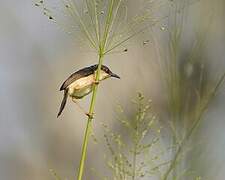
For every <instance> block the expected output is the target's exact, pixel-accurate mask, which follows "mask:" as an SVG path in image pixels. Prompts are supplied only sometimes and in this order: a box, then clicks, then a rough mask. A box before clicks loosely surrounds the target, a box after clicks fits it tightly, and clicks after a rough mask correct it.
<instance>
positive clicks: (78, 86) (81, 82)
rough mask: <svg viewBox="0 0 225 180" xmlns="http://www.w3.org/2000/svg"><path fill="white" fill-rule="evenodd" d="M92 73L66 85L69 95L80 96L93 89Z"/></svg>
mask: <svg viewBox="0 0 225 180" xmlns="http://www.w3.org/2000/svg"><path fill="white" fill-rule="evenodd" d="M93 82H94V75H93V74H92V75H89V76H86V77H83V78H80V79H78V80H76V81H74V82H73V83H72V84H70V85H69V86H68V89H69V91H68V92H69V95H70V96H71V97H74V98H77V99H78V98H82V97H84V96H86V95H88V94H89V93H90V92H91V91H92V89H93Z"/></svg>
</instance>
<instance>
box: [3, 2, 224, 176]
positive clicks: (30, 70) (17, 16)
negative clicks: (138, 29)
mask: <svg viewBox="0 0 225 180" xmlns="http://www.w3.org/2000/svg"><path fill="white" fill-rule="evenodd" d="M129 6H130V7H131V8H134V7H136V6H137V3H136V1H131V2H129ZM167 10H168V9H167V8H164V10H163V12H162V13H163V14H165V13H166V12H167ZM168 13H169V12H168ZM157 14H158V15H160V14H161V12H157ZM185 15H186V16H188V18H187V20H185V35H184V36H183V43H182V44H181V48H180V49H182V53H181V55H180V56H181V58H182V57H185V56H186V55H187V54H188V52H189V51H190V49H191V44H192V42H195V40H196V36H195V35H196V33H199V34H200V35H201V33H202V34H203V35H204V38H207V41H206V42H204V46H203V47H202V48H201V49H199V50H198V52H199V53H200V54H201V57H203V59H204V61H205V62H207V67H209V68H208V69H206V70H207V74H210V75H213V76H214V75H215V76H216V75H218V74H221V73H223V72H224V70H225V21H224V18H225V2H224V1H223V0H215V1H209V0H204V1H197V2H194V3H193V4H192V5H191V6H190V7H189V8H188V13H187V14H185ZM0 22H1V24H0V84H1V87H0V107H1V108H0V179H2V180H30V179H32V180H40V179H42V180H45V179H46V180H47V179H53V178H52V175H51V173H50V172H49V169H54V170H55V171H57V172H58V174H59V175H60V176H62V177H67V178H71V177H72V176H74V174H75V170H76V169H77V168H78V165H79V160H80V153H81V144H82V140H83V131H84V128H85V125H86V117H85V116H84V115H83V114H82V112H80V111H79V109H78V108H76V106H74V105H73V104H72V103H71V102H70V101H69V102H68V103H67V106H66V108H65V110H64V112H63V115H62V116H61V117H60V118H58V119H57V118H56V115H57V112H58V109H59V105H60V103H61V99H62V93H61V92H59V87H60V85H61V83H62V82H63V81H64V80H65V79H66V78H67V77H68V76H69V75H70V74H71V73H73V72H75V71H76V70H78V69H80V68H82V67H84V66H89V65H90V64H94V63H96V62H97V57H96V55H95V54H94V53H93V52H91V50H89V49H88V48H85V46H81V45H80V44H79V43H78V42H75V41H74V38H76V37H71V36H70V35H67V34H65V33H64V32H63V31H62V30H61V29H60V28H58V27H57V25H56V24H54V23H52V22H50V21H49V20H48V19H47V18H46V17H45V16H44V15H42V12H41V11H40V10H39V9H37V8H36V7H35V6H34V2H32V1H29V0H22V1H16V0H1V2H0ZM168 24H169V20H164V21H162V22H161V23H160V24H159V25H157V26H155V27H154V28H153V29H151V31H150V30H149V31H147V32H146V33H144V34H141V35H138V36H137V37H135V38H134V39H132V40H131V41H130V42H129V43H128V45H127V46H126V48H128V51H127V52H123V51H121V52H120V51H119V52H118V53H115V54H111V55H108V56H107V57H106V59H105V64H106V65H108V66H109V67H110V68H111V69H112V71H113V72H115V73H117V74H119V75H120V76H121V80H114V79H111V80H107V81H105V82H103V83H102V84H100V88H99V92H98V97H97V106H96V116H95V117H96V118H95V122H94V129H95V130H94V131H95V133H96V136H98V135H101V125H100V122H107V123H108V124H110V125H111V126H114V124H113V123H115V121H114V116H115V111H114V110H115V107H116V105H117V104H121V105H122V106H124V107H126V108H127V109H128V111H129V104H130V101H131V99H132V97H134V96H135V94H136V92H138V91H141V92H143V94H144V95H145V96H147V97H148V98H151V99H152V101H153V104H154V107H155V109H156V111H157V112H158V113H159V114H162V116H166V112H165V111H166V105H167V103H166V95H165V91H166V89H165V88H164V86H163V85H162V81H161V79H160V70H159V67H158V60H159V61H160V60H162V59H163V58H164V57H167V53H168V52H167V51H166V50H165V48H164V46H167V40H168V39H167V38H168V31H169V30H170V29H172V28H171V27H173V23H171V24H172V25H171V24H170V26H169V25H168ZM208 25H210V28H208ZM205 27H206V28H205ZM207 28H208V29H210V30H209V31H208V30H206V31H205V29H207ZM202 29H204V30H202ZM77 35H78V36H79V34H77ZM155 40H157V42H158V45H157V46H156V44H155V43H154V42H155ZM143 42H147V43H143ZM158 46H160V47H161V48H160V49H161V50H160V52H159V51H158V50H157V47H158ZM159 54H160V55H159ZM159 56H161V58H160V57H159ZM181 66H182V63H181ZM192 68H193V67H191V69H192ZM220 72H221V73H220ZM224 87H225V86H224V85H223V86H222V87H221V89H220V91H219V92H218V96H217V97H216V98H215V100H214V101H213V102H212V103H211V104H210V108H209V110H208V113H207V116H206V118H205V121H204V123H202V124H201V126H200V128H199V130H198V133H197V134H196V141H198V140H199V141H203V142H204V143H203V149H204V153H203V152H202V150H200V152H199V151H198V153H197V156H199V157H200V158H199V160H196V161H194V163H193V164H192V166H193V167H195V169H196V171H197V172H198V174H200V175H201V176H202V177H203V178H202V179H209V180H211V179H214V180H223V179H224V176H225V174H224V172H225V154H224V149H225V141H224V139H225V131H224V129H225V111H224V110H225V91H224ZM89 101H90V96H88V97H87V98H86V99H84V100H82V102H81V105H82V106H83V107H85V109H88V105H89ZM103 107H104V110H103V111H102V108H103ZM105 151H107V149H106V148H105V147H104V145H102V144H98V145H95V144H94V143H91V144H90V145H89V149H88V160H87V168H88V169H90V168H92V167H96V166H99V167H101V163H99V162H98V163H97V162H96V161H98V159H99V157H100V156H101V154H102V153H103V152H105ZM199 154H200V155H199ZM86 179H98V177H94V176H93V174H91V172H90V170H87V173H86Z"/></svg>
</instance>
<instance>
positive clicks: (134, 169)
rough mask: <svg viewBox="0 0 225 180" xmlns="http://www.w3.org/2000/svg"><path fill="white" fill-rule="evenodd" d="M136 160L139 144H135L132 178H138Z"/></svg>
mask: <svg viewBox="0 0 225 180" xmlns="http://www.w3.org/2000/svg"><path fill="white" fill-rule="evenodd" d="M136 160H137V144H135V147H134V153H133V169H132V180H135V178H136Z"/></svg>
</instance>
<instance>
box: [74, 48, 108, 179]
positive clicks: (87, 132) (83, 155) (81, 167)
mask: <svg viewBox="0 0 225 180" xmlns="http://www.w3.org/2000/svg"><path fill="white" fill-rule="evenodd" d="M103 57H104V56H103V54H102V51H101V50H100V53H99V61H98V70H97V73H96V77H95V78H96V81H97V82H98V81H99V76H100V70H101V66H102V62H103ZM93 88H94V89H93V93H92V98H91V104H90V108H89V114H90V115H91V116H89V117H88V121H87V125H86V130H85V134H84V140H83V146H82V152H81V160H80V165H79V171H78V176H77V180H82V177H83V173H84V164H85V159H86V156H87V146H88V140H89V136H90V134H91V123H92V119H93V116H92V115H93V114H94V107H95V102H96V96H97V90H98V84H95V85H94V87H93Z"/></svg>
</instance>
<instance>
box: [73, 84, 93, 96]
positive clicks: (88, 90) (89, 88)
mask: <svg viewBox="0 0 225 180" xmlns="http://www.w3.org/2000/svg"><path fill="white" fill-rule="evenodd" d="M92 90H93V86H92V85H91V86H86V87H84V88H82V89H79V90H77V89H69V95H70V96H71V97H73V98H75V99H80V98H82V97H84V96H86V95H88V94H90V93H91V92H92Z"/></svg>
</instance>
